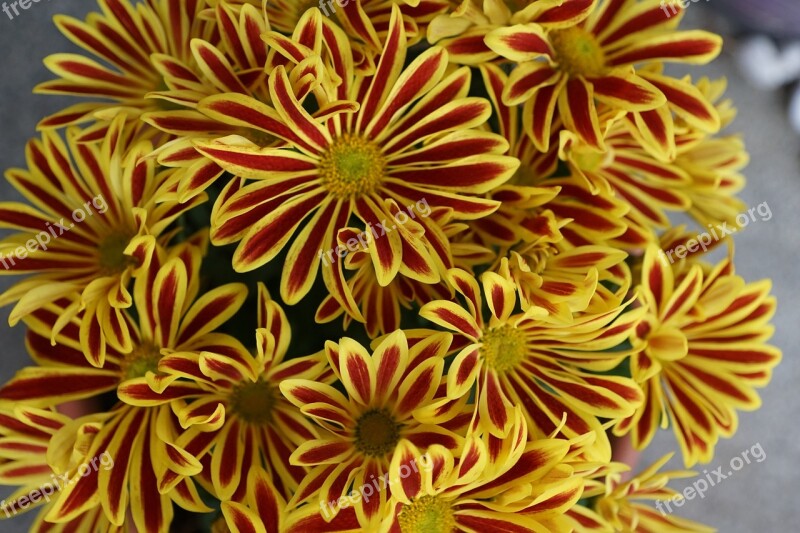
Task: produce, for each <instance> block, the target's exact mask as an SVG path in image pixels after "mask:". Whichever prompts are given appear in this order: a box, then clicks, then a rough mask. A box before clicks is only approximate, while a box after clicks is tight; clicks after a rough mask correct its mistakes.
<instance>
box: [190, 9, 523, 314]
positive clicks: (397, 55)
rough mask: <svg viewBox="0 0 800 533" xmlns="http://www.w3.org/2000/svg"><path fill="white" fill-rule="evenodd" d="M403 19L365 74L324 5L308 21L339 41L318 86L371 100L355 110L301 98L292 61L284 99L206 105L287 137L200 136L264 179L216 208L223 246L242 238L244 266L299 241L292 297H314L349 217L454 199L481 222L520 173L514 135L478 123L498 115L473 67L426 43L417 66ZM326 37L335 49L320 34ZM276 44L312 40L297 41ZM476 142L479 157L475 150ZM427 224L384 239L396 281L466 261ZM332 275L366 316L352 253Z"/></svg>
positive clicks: (372, 220)
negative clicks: (472, 91) (352, 277)
mask: <svg viewBox="0 0 800 533" xmlns="http://www.w3.org/2000/svg"><path fill="white" fill-rule="evenodd" d="M391 20H392V23H391V29H390V32H389V36H388V39H387V43H386V45H385V47H384V50H383V54H382V55H381V59H380V63H379V64H378V67H377V70H376V71H375V73H374V74H373V75H370V76H367V77H363V76H357V75H355V74H354V71H353V68H352V64H353V63H352V55H351V53H350V47H349V45H348V43H347V37H346V35H345V34H344V33H343V32H341V30H339V29H338V28H336V27H335V26H334V25H332V23H330V22H329V21H328V20H325V19H323V18H322V17H321V15H320V14H319V12H318V11H316V10H311V11H309V12H308V13H307V16H306V17H304V22H303V24H304V28H305V29H307V32H306V33H309V32H311V33H312V34H316V35H319V36H320V37H321V40H323V41H324V42H325V43H326V44H325V48H326V50H328V51H329V52H325V53H326V54H330V56H331V57H330V61H331V63H332V64H333V68H334V70H335V74H336V78H337V79H338V80H340V81H339V82H338V83H334V82H333V80H332V79H331V77H330V76H327V75H326V76H325V77H324V79H323V80H322V82H321V83H320V86H319V87H318V90H316V91H315V93H314V95H315V97H316V99H317V102H318V104H319V105H320V107H321V108H322V109H328V108H329V104H330V105H332V104H331V103H332V102H336V101H344V100H347V99H350V100H352V101H354V102H357V103H358V110H357V111H355V112H352V113H341V112H338V111H341V109H344V107H342V106H344V104H342V106H333V109H334V111H337V110H338V111H337V112H336V113H335V114H331V113H333V111H332V112H331V113H328V114H325V116H324V118H323V117H313V116H311V115H309V114H308V113H307V112H306V111H305V110H304V109H303V107H302V106H301V105H300V104H299V103H298V101H297V99H296V98H295V96H294V95H293V94H292V91H291V90H290V84H289V79H288V77H287V74H286V71H285V70H284V68H283V67H278V68H277V69H276V70H275V71H274V72H273V73H272V75H271V76H270V79H269V85H270V93H271V97H272V102H273V105H274V107H271V106H267V105H265V104H262V103H261V102H258V101H256V100H254V99H252V98H248V97H244V96H241V95H221V96H214V97H210V98H208V99H206V100H204V101H203V102H201V105H200V109H201V110H202V111H203V112H204V113H206V114H207V115H209V116H210V117H213V118H216V119H218V120H220V121H223V122H225V121H227V122H231V123H235V124H247V125H248V126H249V127H252V128H255V129H259V130H262V131H264V132H266V133H269V134H271V135H275V136H276V137H279V138H281V139H283V140H284V141H285V144H284V145H281V146H278V147H274V148H264V149H262V148H259V147H257V146H254V145H252V144H251V143H247V142H244V140H243V139H240V138H234V139H230V138H228V139H221V140H219V141H217V142H214V143H199V150H200V151H201V152H202V153H203V154H204V155H206V156H207V157H209V158H211V159H212V160H214V161H215V162H217V163H218V164H219V165H220V166H222V167H223V168H225V169H226V170H228V171H230V172H232V173H233V174H235V175H237V176H241V177H244V178H248V179H252V180H256V181H255V182H254V183H251V184H248V185H245V186H244V187H240V186H238V185H231V187H230V188H228V189H226V191H224V192H223V197H222V198H221V200H220V202H219V203H218V206H217V207H218V208H217V209H216V210H215V213H214V215H213V220H212V233H211V234H212V242H214V243H215V244H226V243H231V242H235V241H241V242H240V243H239V246H238V248H237V250H236V253H235V254H234V268H235V269H236V270H238V271H249V270H252V269H255V268H258V267H259V266H262V265H264V264H265V263H268V262H269V261H271V260H272V259H274V258H275V257H276V256H277V254H278V253H279V252H281V251H282V250H283V249H284V248H286V247H287V246H288V247H289V250H288V255H287V259H286V261H285V266H284V269H283V276H282V280H281V296H282V298H283V299H284V301H286V302H287V303H290V304H293V303H296V302H298V301H299V300H300V299H301V298H302V297H303V296H304V295H305V294H307V293H308V291H309V290H310V288H311V286H312V284H313V282H314V280H315V278H316V276H317V272H318V270H319V268H320V264H321V262H322V260H323V256H324V254H325V252H326V251H327V250H330V249H335V248H336V246H337V245H338V240H337V233H338V231H339V230H340V229H342V228H345V227H349V221H350V218H351V216H352V215H355V217H357V219H358V220H360V221H361V222H362V223H363V224H364V226H365V228H364V230H365V231H369V230H368V229H366V227H367V226H368V225H369V227H373V228H377V229H378V230H380V225H383V224H385V223H386V222H387V221H388V220H391V219H392V217H393V213H395V212H396V211H397V210H399V209H401V208H402V206H406V205H409V204H411V203H416V202H423V201H424V202H427V205H429V206H430V207H431V208H437V207H445V208H452V209H453V211H454V213H455V218H457V219H474V218H480V217H482V216H485V215H487V214H489V213H491V212H492V211H494V210H495V209H496V208H497V205H498V203H497V202H493V201H489V200H486V199H484V198H481V197H479V196H478V195H481V194H483V193H485V192H487V191H489V190H491V189H493V188H495V187H497V186H498V185H500V184H501V183H503V182H504V181H506V180H507V179H508V178H509V177H510V176H511V175H512V174H513V173H514V171H515V170H516V167H517V161H516V159H514V158H511V157H507V156H504V155H500V154H502V153H503V152H505V151H506V149H507V146H506V143H505V141H504V140H503V139H502V138H501V137H498V136H493V135H489V134H486V133H484V132H479V131H475V130H473V129H472V128H475V127H477V126H479V125H481V124H483V123H484V122H485V121H486V119H487V118H488V117H489V115H490V114H491V109H490V106H489V103H488V102H487V101H485V100H483V99H480V98H468V97H467V96H466V95H467V91H468V89H469V81H470V74H469V70H468V69H461V70H457V71H456V72H454V73H453V74H451V75H450V76H447V77H445V71H446V69H447V54H446V52H445V51H444V50H442V49H440V48H432V49H430V50H427V51H425V52H423V53H422V54H421V55H420V56H419V57H418V58H417V59H415V60H414V61H413V62H412V63H411V64H410V65H409V66H408V67H407V68H406V69H404V70H403V69H402V65H403V62H404V59H405V56H406V44H405V38H404V29H403V26H402V19H401V17H400V14H399V11H398V10H397V8H396V7H395V8H394V9H393V12H392V19H391ZM316 41H317V43H318V44H317V46H318V47H321V45H320V44H319V42H320V39H317V40H316ZM275 46H280V47H281V48H282V49H289V47H292V48H291V49H290V51H291V50H298V49H300V48H305V47H303V46H302V45H299V44H296V43H293V41H289V40H286V39H284V40H283V41H280V42H277V41H276V44H275ZM307 50H308V51H310V50H311V49H310V48H307ZM289 55H290V56H291V57H295V55H292V54H289ZM301 57H303V56H302V54H300V57H297V58H296V59H297V60H300V58H301ZM353 108H354V107H353V106H352V105H351V104H348V105H347V106H346V109H347V110H350V111H352V109H353ZM465 151H466V152H467V153H470V154H472V155H469V156H467V157H464V153H465ZM309 217H310V218H309ZM416 222H417V223H418V224H420V225H421V226H422V227H423V228H424V230H425V232H424V234H422V235H418V234H413V233H411V232H410V231H408V230H406V228H405V227H404V225H402V224H399V225H398V226H397V228H396V231H391V232H387V233H386V234H385V235H382V234H381V235H379V237H376V238H372V239H371V240H370V242H369V253H370V257H371V259H372V262H373V265H374V267H375V273H376V277H377V280H378V282H379V283H380V284H381V285H382V286H385V285H387V284H388V283H390V282H391V281H392V280H393V279H394V278H395V277H396V276H397V274H398V272H400V271H401V269H403V271H404V272H405V273H406V275H407V276H410V277H413V278H415V279H419V280H423V281H425V282H430V280H431V279H432V278H435V277H436V276H438V275H439V272H438V271H437V270H436V266H437V265H436V262H440V263H441V264H443V265H444V266H445V267H450V266H452V257H451V253H450V247H449V243H448V242H447V240H446V239H443V238H442V234H441V230H438V229H436V228H434V227H433V225H432V224H431V223H430V221H429V220H428V219H425V218H422V217H417V220H416ZM298 229H299V233H298ZM358 229H359V230H361V229H362V228H358ZM295 233H297V235H296V236H295ZM370 234H372V233H371V232H370ZM428 250H432V251H433V252H434V253H435V255H436V257H437V259H436V262H433V263H431V262H428V261H426V260H425V259H424V258H425V257H426V255H427V254H428ZM323 279H324V280H325V282H326V285H327V287H328V289H329V291H330V293H331V294H332V295H333V296H334V297H335V298H336V299H337V300H338V301H339V302H340V303H341V304H342V305H343V306H344V307H345V309H346V310H347V312H348V313H349V314H351V315H352V316H353V317H354V318H357V319H359V320H362V321H363V318H361V316H360V315H361V313H360V311H359V310H358V308H357V305H356V304H355V302H354V301H353V298H352V296H351V295H350V294H349V291H348V288H347V285H346V281H345V279H344V274H343V272H342V266H341V261H339V260H337V261H335V262H334V263H333V264H330V265H328V266H326V267H325V268H323Z"/></svg>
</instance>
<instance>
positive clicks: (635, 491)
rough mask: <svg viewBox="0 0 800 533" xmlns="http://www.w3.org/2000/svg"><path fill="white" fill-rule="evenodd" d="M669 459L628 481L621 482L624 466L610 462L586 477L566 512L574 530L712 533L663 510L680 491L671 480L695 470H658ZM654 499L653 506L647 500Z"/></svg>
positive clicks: (589, 532)
mask: <svg viewBox="0 0 800 533" xmlns="http://www.w3.org/2000/svg"><path fill="white" fill-rule="evenodd" d="M671 458H672V454H671V453H670V454H667V455H665V456H664V457H662V458H661V459H659V460H658V461H656V462H655V463H653V464H652V465H650V466H649V467H647V468H646V469H645V470H643V471H641V472H640V473H638V474H636V475H635V476H633V477H632V478H631V479H629V480H628V481H624V482H623V481H622V473H623V472H625V471H626V470H628V468H629V467H628V466H627V465H623V464H621V463H610V464H608V465H605V466H603V467H601V468H598V469H597V470H596V471H595V472H594V473H593V474H592V475H591V476H590V478H591V479H587V480H586V484H585V488H584V492H583V495H582V497H581V498H582V501H583V500H587V501H588V502H591V505H589V506H586V507H584V506H582V505H576V506H574V507H573V508H572V509H570V510H569V511H568V512H567V515H568V516H569V517H570V519H571V520H572V521H573V523H572V524H571V526H572V527H573V528H574V529H573V531H575V533H600V532H609V531H636V532H641V533H713V532H714V531H716V530H715V529H713V528H710V527H707V526H704V525H702V524H699V523H697V522H694V521H692V520H687V519H685V518H681V517H680V516H677V515H674V514H672V513H665V512H664V510H663V509H662V506H663V503H662V502H664V501H667V500H670V499H672V498H674V497H675V496H677V495H678V494H679V493H678V492H677V491H675V490H673V489H670V488H669V487H668V486H667V485H668V484H669V482H670V481H671V480H673V479H682V478H688V477H693V476H695V475H696V473H695V472H691V471H688V470H677V471H669V472H660V470H661V468H662V467H663V466H664V465H665V464H666V463H667V462H668V461H669V460H670V459H671ZM653 501H655V502H656V503H655V506H656V508H655V509H654V508H653V507H652V505H650V503H649V502H653Z"/></svg>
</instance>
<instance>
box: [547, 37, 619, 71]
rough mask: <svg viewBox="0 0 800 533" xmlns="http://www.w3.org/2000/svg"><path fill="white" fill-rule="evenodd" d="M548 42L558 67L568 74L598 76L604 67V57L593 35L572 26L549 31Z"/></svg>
mask: <svg viewBox="0 0 800 533" xmlns="http://www.w3.org/2000/svg"><path fill="white" fill-rule="evenodd" d="M549 38H550V44H551V45H552V47H553V50H554V51H555V54H556V61H557V62H558V65H559V68H560V69H561V70H563V71H564V72H566V73H568V74H569V75H570V76H572V77H575V76H587V77H592V76H600V75H602V74H603V73H604V72H605V69H606V57H605V54H604V53H603V49H602V47H601V46H600V44H599V43H598V42H597V40H596V39H595V38H594V35H592V34H591V33H589V32H588V31H586V30H584V29H583V28H578V27H572V28H567V29H564V30H556V31H553V32H551V33H550V35H549Z"/></svg>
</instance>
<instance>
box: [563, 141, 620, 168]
mask: <svg viewBox="0 0 800 533" xmlns="http://www.w3.org/2000/svg"><path fill="white" fill-rule="evenodd" d="M572 160H573V161H574V162H575V165H577V167H578V168H579V169H581V170H583V171H584V172H599V171H601V170H603V169H604V168H606V167H607V166H608V165H609V164H611V162H612V161H613V160H614V152H613V150H612V149H610V148H609V149H608V150H607V151H605V152H599V151H597V150H594V149H592V148H590V147H588V146H586V147H578V148H576V149H575V150H574V151H573V152H572Z"/></svg>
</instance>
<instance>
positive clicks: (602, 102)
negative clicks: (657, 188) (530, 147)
mask: <svg viewBox="0 0 800 533" xmlns="http://www.w3.org/2000/svg"><path fill="white" fill-rule="evenodd" d="M680 18H681V17H680V16H675V17H672V18H670V17H668V16H667V15H666V14H665V13H664V11H663V10H662V9H661V5H660V4H659V2H658V0H642V1H639V2H635V3H632V2H631V3H622V2H616V1H612V0H602V1H601V2H599V3H598V4H597V7H596V8H595V9H594V10H593V11H592V12H591V13H588V12H587V13H586V14H585V16H584V19H583V20H581V21H580V22H578V23H576V24H574V25H572V26H569V27H560V28H554V29H548V28H545V27H543V26H542V25H540V24H536V23H526V24H517V25H515V26H511V27H501V28H497V29H495V30H492V31H491V32H489V33H488V34H487V35H486V37H485V42H486V44H487V46H488V47H489V48H491V49H492V50H493V51H495V52H496V53H498V54H499V55H501V56H503V57H504V58H506V59H508V60H510V61H514V62H517V63H518V64H517V66H516V68H515V69H514V71H513V72H512V73H511V76H510V79H509V81H508V85H507V86H506V88H505V92H504V94H503V99H504V101H505V102H506V104H508V105H516V104H523V103H524V108H523V113H524V114H525V121H524V124H525V131H526V132H527V134H528V135H530V136H531V139H532V140H533V142H534V144H535V145H536V146H537V147H538V148H539V149H540V150H542V151H547V148H548V146H549V142H550V133H551V131H550V128H551V125H552V122H553V118H554V116H555V114H556V109H557V110H558V116H560V117H561V120H562V121H563V124H564V128H565V129H567V130H569V131H571V132H573V133H575V134H576V135H577V136H578V137H579V138H580V139H581V140H582V141H584V142H585V143H587V144H588V145H590V146H592V147H594V148H596V149H598V150H601V151H604V150H605V142H604V139H603V131H602V128H601V121H600V118H599V117H600V115H601V114H602V113H600V112H599V109H600V108H606V109H609V110H613V111H618V112H620V115H624V114H625V113H629V112H630V113H634V114H639V115H643V117H637V118H636V120H635V122H636V125H637V127H638V129H639V130H642V132H643V134H642V136H641V137H642V139H644V140H648V141H650V142H652V143H653V144H656V145H657V146H658V145H659V144H658V141H659V140H660V141H661V144H663V143H664V142H668V139H669V138H671V137H673V136H674V129H673V122H672V116H671V115H670V114H669V111H668V110H666V108H664V104H666V103H667V101H669V102H670V103H671V104H672V105H673V106H678V107H681V109H682V110H684V111H686V112H693V114H694V115H697V119H698V120H705V121H706V122H707V123H709V125H710V128H711V129H714V128H718V127H719V117H718V116H716V113H714V110H713V107H711V105H710V104H708V103H707V102H705V103H703V102H700V103H698V102H697V100H696V99H695V98H692V96H693V94H690V93H691V92H692V91H691V89H686V88H685V87H684V86H685V85H688V86H689V87H691V85H690V84H682V83H680V82H678V81H677V80H672V79H670V78H666V77H664V76H659V75H648V73H647V72H646V71H645V70H644V69H643V67H642V65H645V66H646V65H648V64H656V65H658V64H659V63H658V62H659V61H678V62H683V63H692V64H703V63H707V62H709V61H711V60H712V59H714V57H716V55H717V54H718V53H719V51H720V47H721V39H720V38H719V37H718V36H716V35H713V34H711V33H708V32H705V31H701V30H690V31H682V32H679V31H675V27H676V26H677V24H678V21H679V20H680ZM634 65H638V66H637V67H636V68H634ZM598 102H599V105H598ZM659 108H664V109H662V110H660V111H659Z"/></svg>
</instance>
